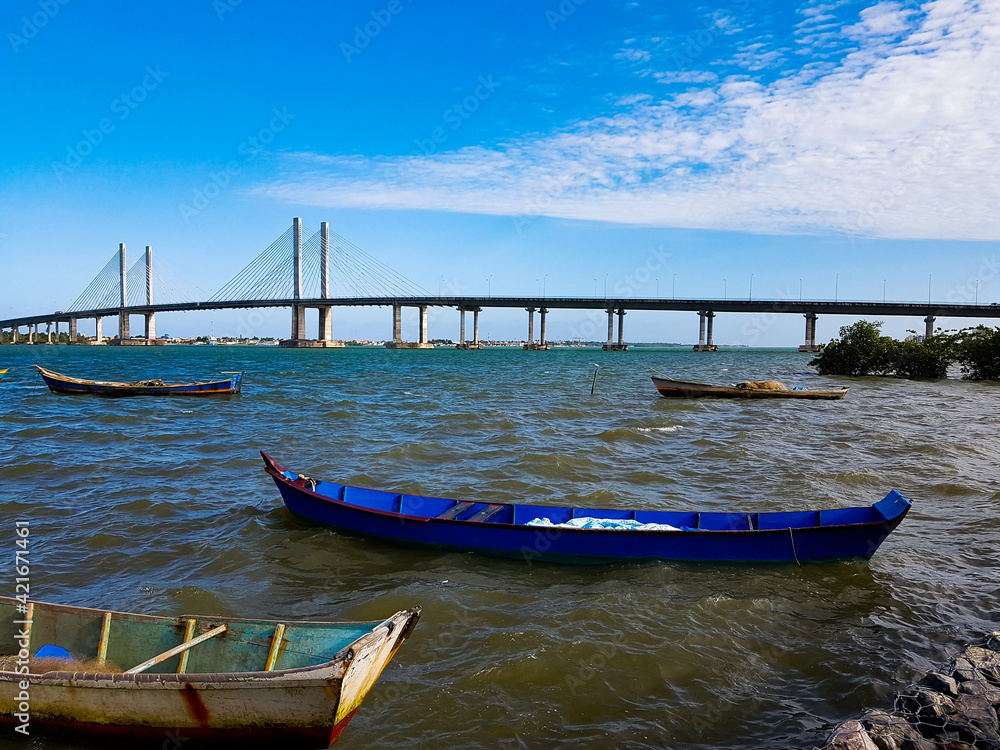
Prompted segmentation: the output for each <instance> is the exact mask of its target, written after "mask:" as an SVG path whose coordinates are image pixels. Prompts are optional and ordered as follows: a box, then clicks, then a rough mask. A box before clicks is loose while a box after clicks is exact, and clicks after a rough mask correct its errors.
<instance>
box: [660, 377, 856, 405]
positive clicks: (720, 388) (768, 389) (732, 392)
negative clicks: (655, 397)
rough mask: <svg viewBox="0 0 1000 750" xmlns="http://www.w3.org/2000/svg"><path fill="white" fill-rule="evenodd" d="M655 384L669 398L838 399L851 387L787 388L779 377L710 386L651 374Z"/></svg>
mask: <svg viewBox="0 0 1000 750" xmlns="http://www.w3.org/2000/svg"><path fill="white" fill-rule="evenodd" d="M651 377H652V378H653V385H655V386H656V390H657V391H658V392H659V394H660V395H661V396H665V397H667V398H805V399H824V400H837V399H842V398H843V397H844V396H846V395H847V391H848V386H844V387H842V388H826V389H818V390H809V389H805V388H788V387H787V386H786V385H785V384H784V383H781V382H779V381H777V380H748V381H744V382H742V383H735V384H733V385H731V386H728V385H709V384H708V383H690V382H687V381H684V380H674V379H673V378H670V377H667V376H666V375H661V376H656V375H652V376H651Z"/></svg>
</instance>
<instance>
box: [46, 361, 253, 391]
mask: <svg viewBox="0 0 1000 750" xmlns="http://www.w3.org/2000/svg"><path fill="white" fill-rule="evenodd" d="M35 369H36V370H38V374H39V375H41V376H42V380H43V381H45V385H47V386H48V387H49V389H51V390H52V391H54V392H56V393H91V394H96V395H98V396H228V395H231V394H234V393H239V392H240V386H241V385H242V384H243V375H244V374H245V373H242V372H224V373H222V374H223V375H229V378H228V379H226V380H209V381H204V382H198V383H165V382H163V381H162V380H139V381H136V382H134V383H119V382H115V381H111V380H84V379H83V378H72V377H70V376H68V375H62V374H60V373H58V372H53V371H52V370H46V369H45V368H44V367H39V366H38V365H35Z"/></svg>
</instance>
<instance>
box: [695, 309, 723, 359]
mask: <svg viewBox="0 0 1000 750" xmlns="http://www.w3.org/2000/svg"><path fill="white" fill-rule="evenodd" d="M714 323H715V313H714V312H712V311H711V310H699V311H698V343H697V344H696V345H695V346H693V347H692V349H693V350H694V351H696V352H717V351H719V347H717V346H716V345H715V343H714V342H713V341H712V329H713V327H714Z"/></svg>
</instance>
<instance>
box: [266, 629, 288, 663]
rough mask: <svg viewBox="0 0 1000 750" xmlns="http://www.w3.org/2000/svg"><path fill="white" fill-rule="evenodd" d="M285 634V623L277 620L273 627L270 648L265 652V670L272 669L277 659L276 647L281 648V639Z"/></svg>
mask: <svg viewBox="0 0 1000 750" xmlns="http://www.w3.org/2000/svg"><path fill="white" fill-rule="evenodd" d="M284 635H285V623H283V622H279V623H278V627H276V628H275V629H274V637H273V638H271V650H270V651H268V653H267V664H266V665H265V666H264V671H265V672H270V671H271V670H272V669H274V664H275V662H277V661H278V649H279V648H281V639H282V638H283V637H284Z"/></svg>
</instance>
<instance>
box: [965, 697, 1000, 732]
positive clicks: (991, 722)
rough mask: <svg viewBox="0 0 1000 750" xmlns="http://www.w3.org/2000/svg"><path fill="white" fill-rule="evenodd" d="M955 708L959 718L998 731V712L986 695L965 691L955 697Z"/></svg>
mask: <svg viewBox="0 0 1000 750" xmlns="http://www.w3.org/2000/svg"><path fill="white" fill-rule="evenodd" d="M955 708H956V713H955V717H956V718H957V719H959V720H961V721H966V722H969V723H970V724H976V725H977V726H979V727H982V728H984V729H991V730H992V731H993V732H996V731H997V712H996V710H994V708H993V704H992V703H991V702H990V701H989V700H988V699H987V698H986V697H984V696H982V695H969V694H968V693H963V694H962V695H960V696H958V697H957V698H956V699H955Z"/></svg>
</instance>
